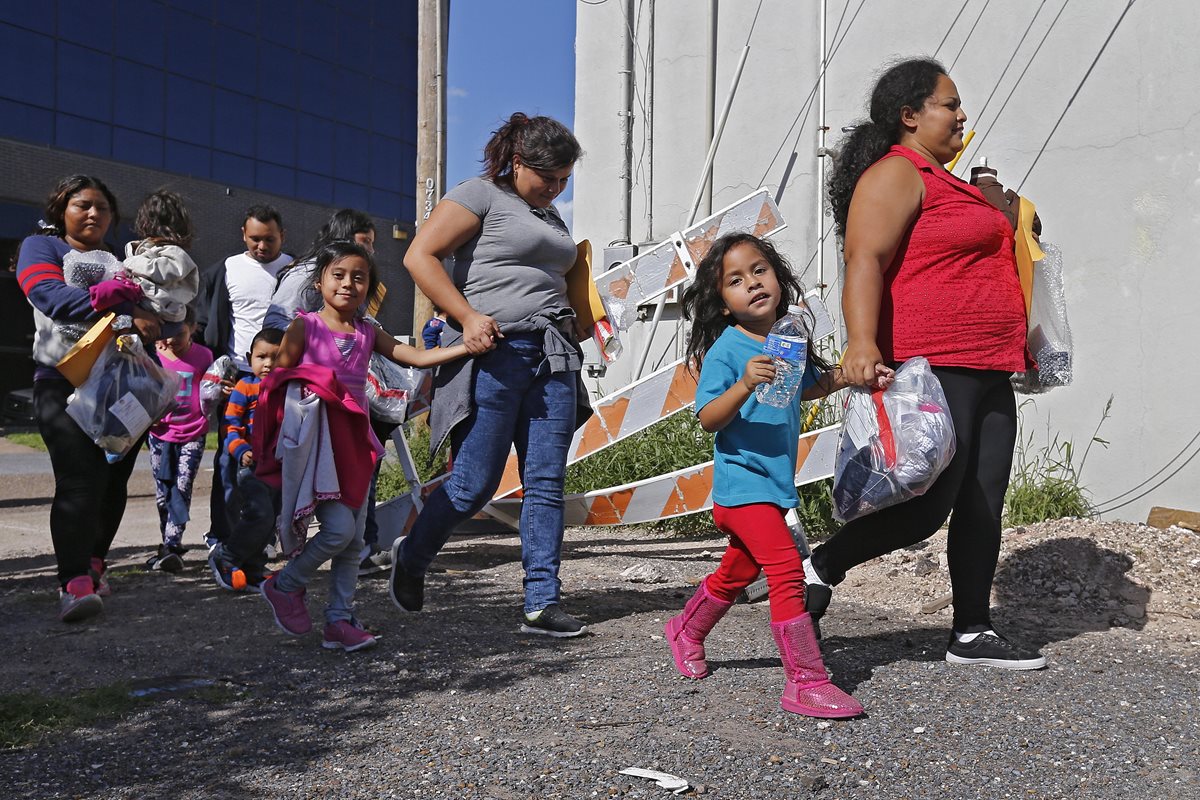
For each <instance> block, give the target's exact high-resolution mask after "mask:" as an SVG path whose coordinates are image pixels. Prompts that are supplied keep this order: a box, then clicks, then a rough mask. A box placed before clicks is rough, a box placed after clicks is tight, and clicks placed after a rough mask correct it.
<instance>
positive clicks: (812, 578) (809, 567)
mask: <svg viewBox="0 0 1200 800" xmlns="http://www.w3.org/2000/svg"><path fill="white" fill-rule="evenodd" d="M803 566H804V582H805V583H819V584H821V585H822V586H824V587H825V588H827V589H832V588H833V587H832V586H830V585H829V584H828V583H826V582H825V581H823V580H821V576H820V575H818V574H817V571H816V570H815V569H813V563H812V556H809V557H808V558H806V559H804V565H803Z"/></svg>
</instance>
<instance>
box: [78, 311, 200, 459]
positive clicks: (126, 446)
mask: <svg viewBox="0 0 1200 800" xmlns="http://www.w3.org/2000/svg"><path fill="white" fill-rule="evenodd" d="M182 385H183V380H182V379H181V378H180V376H179V373H178V372H176V371H175V370H168V369H163V368H162V366H160V365H159V364H158V363H157V362H155V361H154V359H152V358H150V356H148V355H146V351H145V349H144V348H143V347H142V342H141V340H140V339H138V338H137V337H136V336H131V335H129V334H125V335H123V336H118V337H117V338H116V339H114V340H113V341H112V342H110V343H109V344H108V345H107V346H106V347H105V349H104V351H103V352H102V353H101V354H100V357H99V358H97V359H96V365H95V366H94V367H93V368H92V373H91V376H90V377H89V378H88V379H87V380H86V381H84V382H83V385H82V386H80V387H79V388H78V389H76V390H75V392H74V393H73V394H72V395H71V397H70V399H69V400H68V401H67V414H69V415H70V416H71V419H73V420H75V422H76V423H77V424H78V425H79V427H80V428H81V429H82V430H83V432H84V433H86V434H87V435H88V436H89V437H91V439H92V441H93V442H95V443H96V444H97V445H99V446H100V448H101V449H102V450H104V452H105V454H106V456H107V458H108V460H109V463H114V462H117V461H120V460H121V459H122V458H124V457H125V455H126V454H127V453H128V452H129V451H130V450H132V449H133V447H134V445H136V444H137V443H138V441H139V440H140V439H141V438H142V436H143V435H144V434H145V433H146V431H148V430H149V429H150V426H151V425H153V424H154V423H155V422H156V421H157V420H158V419H159V418H160V417H162V416H163V415H164V414H166V413H167V412H168V411H170V410H171V409H172V408H174V407H175V404H176V401H177V399H178V398H177V395H178V394H179V388H180V386H182Z"/></svg>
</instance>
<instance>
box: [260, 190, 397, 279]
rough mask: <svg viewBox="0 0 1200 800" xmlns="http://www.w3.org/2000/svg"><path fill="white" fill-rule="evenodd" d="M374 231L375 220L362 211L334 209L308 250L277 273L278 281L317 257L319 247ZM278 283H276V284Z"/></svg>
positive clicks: (350, 239)
mask: <svg viewBox="0 0 1200 800" xmlns="http://www.w3.org/2000/svg"><path fill="white" fill-rule="evenodd" d="M374 231H375V221H374V220H372V219H371V217H370V216H368V215H367V214H365V213H364V212H362V211H358V210H356V209H353V208H343V209H341V210H339V211H335V212H334V213H333V216H331V217H330V218H329V219H328V220H327V221H326V222H325V224H324V225H322V226H321V229H320V230H319V231H317V235H316V237H315V238H314V239H313V242H312V245H310V246H309V248H308V250H306V251H305V252H304V253H302V254H301V255H299V256H296V260H295V261H293V262H292V264H291V265H290V266H289V267H288V268H287V269H286V270H284V271H283V272H280V273H279V276H278V279H279V281H282V280H283V275H284V272H290V271H291V270H292V269H293V268H295V267H296V266H299V265H300V264H306V263H308V262H310V261H313V260H315V259H316V257H317V253H319V252H320V251H321V248H322V247H324V246H325V245H327V244H329V243H330V242H337V241H354V237H355V236H356V235H357V234H360V233H372V232H374ZM276 285H278V284H276Z"/></svg>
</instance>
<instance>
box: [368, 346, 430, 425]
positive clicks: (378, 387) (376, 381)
mask: <svg viewBox="0 0 1200 800" xmlns="http://www.w3.org/2000/svg"><path fill="white" fill-rule="evenodd" d="M424 379H425V370H423V369H418V368H417V367H402V366H400V365H399V364H397V363H396V362H395V361H392V360H391V359H387V358H384V357H383V356H381V355H379V354H378V353H372V354H371V363H370V365H369V366H368V367H367V402H368V403H369V404H370V406H371V415H372V416H373V417H375V418H376V419H379V420H382V421H384V422H390V423H392V424H394V425H400V424H402V423H403V422H404V421H405V420H406V419H407V418H408V417H407V414H408V402H409V400H411V399H412V397H413V395H414V394H415V393H416V391H417V390H418V389H419V388H420V387H421V382H422V381H423V380H424Z"/></svg>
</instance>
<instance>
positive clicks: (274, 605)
mask: <svg viewBox="0 0 1200 800" xmlns="http://www.w3.org/2000/svg"><path fill="white" fill-rule="evenodd" d="M278 578H279V575H278V574H275V575H272V576H271V577H269V578H267V579H266V580H264V581H263V582H262V596H263V599H265V600H266V601H267V605H269V606H271V612H272V613H273V614H274V615H275V624H276V625H278V626H279V628H280V629H281V630H282V631H283V632H284V633H287V634H290V635H292V636H303V635H304V634H306V633H308V632H309V631H311V630H312V618H311V617H310V616H308V606H307V605H305V603H304V590H303V589H301V590H300V591H298V592H281V591H280V590H279V589H277V588H276V587H275V581H276V580H277V579H278Z"/></svg>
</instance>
